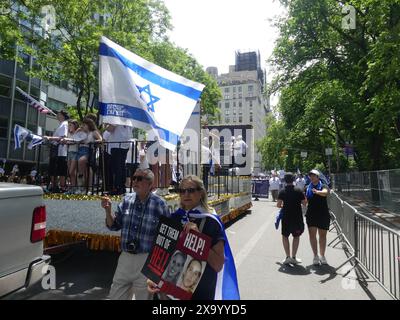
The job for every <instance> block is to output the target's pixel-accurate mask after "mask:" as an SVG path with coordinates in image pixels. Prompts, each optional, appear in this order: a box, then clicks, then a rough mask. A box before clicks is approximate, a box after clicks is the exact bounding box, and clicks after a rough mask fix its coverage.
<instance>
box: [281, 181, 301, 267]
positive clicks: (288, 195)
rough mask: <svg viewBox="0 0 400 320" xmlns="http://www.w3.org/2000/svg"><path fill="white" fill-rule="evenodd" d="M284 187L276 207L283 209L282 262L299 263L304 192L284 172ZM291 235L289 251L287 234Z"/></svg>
mask: <svg viewBox="0 0 400 320" xmlns="http://www.w3.org/2000/svg"><path fill="white" fill-rule="evenodd" d="M284 181H285V184H286V186H285V188H284V189H283V190H281V191H280V192H279V195H278V203H277V207H278V208H281V209H282V211H283V216H282V223H281V226H282V227H281V233H282V243H283V248H284V250H285V253H286V259H285V260H284V261H283V264H299V263H301V260H300V259H298V258H296V254H297V250H298V248H299V243H300V236H301V235H302V234H303V232H304V221H303V212H302V209H301V205H303V206H305V205H306V204H307V200H306V198H305V196H304V192H303V191H302V190H300V189H299V188H296V187H295V186H294V184H293V182H294V176H293V174H291V173H286V174H285V177H284ZM290 235H292V236H293V243H292V252H291V253H290V241H289V236H290Z"/></svg>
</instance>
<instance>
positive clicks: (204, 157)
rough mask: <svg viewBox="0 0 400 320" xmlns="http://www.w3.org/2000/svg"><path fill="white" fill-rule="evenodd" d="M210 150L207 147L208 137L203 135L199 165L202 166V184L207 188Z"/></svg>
mask: <svg viewBox="0 0 400 320" xmlns="http://www.w3.org/2000/svg"><path fill="white" fill-rule="evenodd" d="M210 164H211V150H210V148H209V138H208V137H204V138H203V143H202V145H201V165H202V168H203V184H204V187H205V188H206V190H208V174H209V172H210Z"/></svg>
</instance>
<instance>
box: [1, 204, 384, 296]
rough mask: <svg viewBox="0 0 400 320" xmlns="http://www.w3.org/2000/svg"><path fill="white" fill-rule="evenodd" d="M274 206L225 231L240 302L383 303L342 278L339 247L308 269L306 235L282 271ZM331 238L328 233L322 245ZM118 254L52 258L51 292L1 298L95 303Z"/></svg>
mask: <svg viewBox="0 0 400 320" xmlns="http://www.w3.org/2000/svg"><path fill="white" fill-rule="evenodd" d="M277 210H278V209H277V208H276V203H273V202H272V201H271V200H268V199H261V200H260V201H254V202H253V208H252V210H251V211H249V213H248V214H246V215H244V216H242V217H241V218H239V219H238V220H237V221H235V222H234V223H233V224H231V225H230V226H229V227H228V228H227V235H228V238H229V241H230V244H231V248H232V251H233V254H234V256H235V261H236V267H237V273H238V281H239V287H240V292H241V298H242V299H244V300H248V299H254V300H286V299H288V300H371V299H377V300H383V299H390V297H389V296H388V295H387V294H386V293H385V292H384V291H383V289H381V288H380V286H379V285H378V284H377V283H376V282H374V281H373V280H372V279H369V278H366V279H363V278H360V279H362V280H361V281H359V280H358V279H357V275H361V274H360V273H356V272H354V271H352V272H350V273H349V274H348V275H347V276H346V277H345V278H343V277H342V274H344V273H345V272H346V271H347V270H348V268H349V266H350V264H347V265H345V266H344V267H343V268H342V269H341V270H338V272H336V270H335V268H336V267H337V266H339V265H341V264H342V263H343V262H344V261H346V259H347V256H346V253H345V251H344V250H343V249H342V247H341V245H339V246H337V247H336V248H332V247H329V248H328V249H327V254H326V257H327V259H328V262H329V264H330V265H328V266H318V267H316V266H313V265H312V258H313V255H312V252H311V248H310V245H309V242H308V233H307V231H305V233H304V234H303V236H302V237H301V241H300V247H299V252H298V254H297V257H298V258H300V259H302V261H303V263H302V264H301V265H298V266H284V265H282V263H281V261H282V260H283V259H284V258H285V254H284V251H283V247H282V242H281V235H280V231H277V230H276V229H275V226H274V222H275V215H276V213H277ZM334 237H335V233H334V232H330V233H329V234H328V242H329V240H330V239H333V238H334ZM117 259H118V255H117V254H116V253H111V252H91V251H89V250H87V249H85V248H76V249H74V250H70V251H68V252H66V253H64V254H61V255H57V256H54V257H53V266H54V267H55V270H56V288H55V289H54V290H44V289H43V288H42V285H41V283H39V284H37V285H36V286H34V287H32V288H30V289H28V290H21V291H19V292H17V293H14V294H12V295H10V296H8V297H6V299H12V300H15V299H18V300H19V299H32V300H37V299H46V300H56V299H64V300H81V299H87V300H97V299H106V297H107V294H108V290H109V288H110V285H111V281H112V277H113V274H114V271H115V268H116V263H117Z"/></svg>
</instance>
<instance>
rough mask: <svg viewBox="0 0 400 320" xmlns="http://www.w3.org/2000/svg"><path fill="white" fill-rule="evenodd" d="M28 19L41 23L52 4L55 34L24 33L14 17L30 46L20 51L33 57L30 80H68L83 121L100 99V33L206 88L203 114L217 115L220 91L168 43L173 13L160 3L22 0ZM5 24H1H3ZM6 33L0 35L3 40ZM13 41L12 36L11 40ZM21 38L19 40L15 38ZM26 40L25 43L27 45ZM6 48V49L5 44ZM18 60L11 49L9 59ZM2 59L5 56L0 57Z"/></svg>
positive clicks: (148, 0) (146, 0)
mask: <svg viewBox="0 0 400 320" xmlns="http://www.w3.org/2000/svg"><path fill="white" fill-rule="evenodd" d="M20 4H21V5H24V7H23V8H26V10H23V11H25V12H27V13H28V15H29V16H28V17H27V19H28V20H29V19H30V20H31V21H32V22H35V21H36V23H37V20H39V19H38V17H39V18H40V17H41V14H42V8H43V6H45V5H47V6H53V7H54V11H55V14H56V15H55V19H54V21H55V22H56V23H55V26H54V30H52V32H51V33H49V34H47V35H45V36H44V37H43V36H42V35H38V34H37V33H35V32H31V33H26V34H21V33H20V30H19V28H17V26H18V24H17V23H16V21H15V19H14V20H10V23H14V25H13V30H14V31H15V33H18V35H19V37H20V38H21V41H19V42H18V43H15V42H14V43H13V41H11V40H9V41H8V42H7V45H9V46H11V47H13V46H14V49H13V50H14V51H15V44H17V45H18V46H20V45H19V43H20V42H23V43H29V44H32V46H25V47H22V46H20V48H21V49H22V50H24V51H26V52H27V53H30V54H32V55H33V56H34V58H35V63H34V68H33V70H31V71H30V74H31V75H32V76H35V77H38V78H41V79H45V80H48V81H49V82H52V83H58V82H60V81H62V80H64V81H68V82H69V83H70V84H71V85H72V86H73V87H74V88H75V89H76V92H77V102H76V108H77V112H78V115H79V118H81V119H82V118H83V116H84V115H85V114H87V113H88V112H94V108H95V102H96V98H97V97H98V59H99V58H98V48H99V41H100V37H101V36H102V35H104V36H106V37H108V38H110V39H112V40H113V41H115V42H117V43H118V44H120V45H121V46H123V47H125V48H127V49H128V50H131V51H133V52H135V53H136V54H138V55H140V56H142V57H143V58H145V59H147V60H149V61H152V62H154V63H156V64H159V65H161V66H164V67H166V68H167V69H169V70H171V71H173V72H176V73H178V74H180V75H182V76H185V77H188V78H190V79H192V80H195V81H198V82H202V83H203V84H205V85H206V88H205V90H204V93H203V96H202V102H203V103H202V107H203V112H205V113H207V114H209V115H211V116H213V115H215V113H216V110H217V101H218V100H219V98H220V96H219V94H220V93H219V90H218V88H217V85H216V83H215V81H214V80H213V79H211V78H210V77H209V76H208V75H207V74H206V72H205V71H204V70H203V69H202V67H201V66H200V65H199V64H198V63H197V61H196V60H195V59H194V58H193V57H192V56H191V55H190V54H188V52H187V51H186V50H183V49H181V48H178V47H176V46H175V45H173V44H172V43H170V42H169V41H168V38H167V36H166V31H167V30H169V29H170V28H171V21H170V15H169V12H168V10H167V8H166V6H165V4H164V2H163V1H160V0H135V1H131V0H36V1H23V2H22V1H20ZM0 21H2V20H0ZM3 33H4V32H3V30H0V35H1V36H2V37H3ZM12 37H14V35H12V36H8V39H11V38H12ZM14 38H16V39H17V37H14ZM25 40H26V41H25ZM4 46H5V45H4ZM13 55H14V56H15V52H14V53H13V52H12V50H11V52H10V53H9V57H12V56H13ZM0 56H1V57H3V55H0Z"/></svg>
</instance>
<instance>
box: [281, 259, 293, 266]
mask: <svg viewBox="0 0 400 320" xmlns="http://www.w3.org/2000/svg"><path fill="white" fill-rule="evenodd" d="M291 263H292V258H291V257H286V259H285V260H283V261H282V264H285V265H287V264H291Z"/></svg>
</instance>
